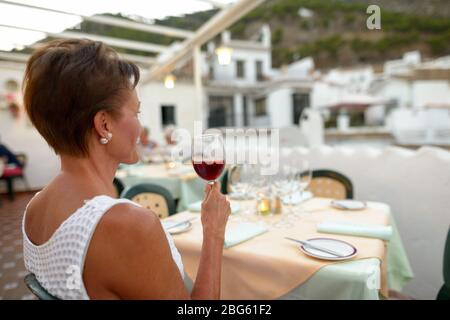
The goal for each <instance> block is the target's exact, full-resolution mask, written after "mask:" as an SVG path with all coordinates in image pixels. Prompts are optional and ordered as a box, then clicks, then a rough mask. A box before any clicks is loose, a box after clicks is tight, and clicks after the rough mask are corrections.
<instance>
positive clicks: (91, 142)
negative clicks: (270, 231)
mask: <svg viewBox="0 0 450 320" xmlns="http://www.w3.org/2000/svg"><path fill="white" fill-rule="evenodd" d="M138 81H139V70H138V68H137V67H136V66H135V65H134V64H132V63H129V62H126V61H123V60H121V59H119V58H118V56H117V54H116V53H115V52H114V51H113V50H112V49H111V48H109V47H107V46H106V45H104V44H102V43H101V42H94V41H90V40H56V41H53V42H50V43H48V44H46V45H44V46H43V47H41V48H39V49H37V50H36V51H35V52H34V53H33V55H32V56H31V58H30V60H29V61H28V64H27V68H26V72H25V78H24V104H25V107H26V110H27V113H28V115H29V117H30V119H31V121H32V122H33V124H34V126H35V127H36V129H37V130H38V131H39V133H40V134H41V135H42V136H43V137H44V139H45V140H46V141H47V143H48V144H49V145H50V146H51V147H52V148H53V149H54V151H55V152H56V153H57V154H58V155H59V156H60V158H61V171H60V173H59V174H58V175H57V176H56V177H55V178H54V179H53V180H52V181H51V182H50V183H49V184H48V185H47V186H46V187H45V188H44V189H43V190H42V191H41V192H39V193H38V194H37V195H36V196H35V197H34V198H33V199H32V200H31V201H30V203H29V204H28V206H27V209H26V210H25V214H24V219H23V228H22V229H23V236H24V260H25V266H26V267H27V269H28V270H29V271H30V272H32V273H34V274H35V275H36V277H37V279H38V281H39V282H40V283H41V285H42V286H43V287H44V288H45V289H47V290H48V291H49V293H50V294H53V295H55V296H57V297H59V298H62V299H189V298H193V299H218V298H219V295H220V273H221V259H222V250H223V241H224V230H225V225H226V222H227V219H228V216H229V214H230V206H229V203H228V201H227V200H226V198H225V197H224V196H223V195H222V194H220V192H219V186H218V185H217V184H216V185H214V186H212V187H210V186H206V187H205V199H204V201H203V205H202V213H201V222H202V225H203V246H202V252H201V257H200V262H199V263H200V264H199V268H198V272H197V277H196V280H195V283H194V286H193V289H192V293H191V294H189V293H188V291H187V290H186V288H185V286H184V283H183V275H184V273H183V265H182V263H181V259H180V256H179V253H178V251H177V250H176V248H175V246H174V245H173V240H172V238H171V237H170V235H169V234H167V232H166V231H165V230H164V229H163V228H162V226H161V223H160V221H159V219H158V218H157V217H156V215H155V214H154V213H153V212H151V211H149V210H146V209H143V208H141V207H139V206H137V205H135V204H134V203H133V202H131V201H128V200H125V199H114V198H113V197H114V194H115V191H114V186H113V183H112V182H113V178H114V174H115V171H116V169H117V167H118V165H119V164H120V163H126V164H132V163H135V162H137V161H138V154H137V150H136V143H137V140H138V137H139V135H140V132H141V125H140V123H139V120H138V118H137V116H138V113H139V100H138V97H137V94H136V90H135V86H136V84H137V83H138Z"/></svg>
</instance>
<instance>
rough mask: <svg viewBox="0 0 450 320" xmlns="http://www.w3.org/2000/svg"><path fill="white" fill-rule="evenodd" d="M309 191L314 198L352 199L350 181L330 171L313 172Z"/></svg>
mask: <svg viewBox="0 0 450 320" xmlns="http://www.w3.org/2000/svg"><path fill="white" fill-rule="evenodd" d="M309 190H310V191H311V192H312V193H313V194H314V196H316V197H324V198H333V199H353V185H352V182H351V181H350V179H348V178H347V177H346V176H344V175H343V174H341V173H339V172H336V171H332V170H313V172H312V179H311V183H310V184H309Z"/></svg>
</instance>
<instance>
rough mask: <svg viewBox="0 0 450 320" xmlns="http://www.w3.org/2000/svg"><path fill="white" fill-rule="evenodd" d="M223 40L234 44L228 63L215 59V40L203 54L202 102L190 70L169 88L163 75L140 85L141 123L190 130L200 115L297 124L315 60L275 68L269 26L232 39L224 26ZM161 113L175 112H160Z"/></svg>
mask: <svg viewBox="0 0 450 320" xmlns="http://www.w3.org/2000/svg"><path fill="white" fill-rule="evenodd" d="M222 46H226V47H227V48H229V49H231V50H232V51H231V59H230V63H229V64H227V65H222V64H220V63H219V60H218V58H217V54H216V49H218V48H217V47H218V46H217V45H216V44H214V43H213V42H210V43H208V46H207V52H205V53H202V55H201V61H202V80H203V84H202V94H201V97H202V98H201V99H200V100H201V101H200V103H201V105H202V107H199V106H198V105H197V104H198V103H199V101H197V100H198V99H196V98H195V97H194V92H195V90H196V89H195V85H194V83H193V81H192V76H191V77H185V78H184V79H180V80H177V82H176V85H175V87H174V88H173V89H166V88H164V87H163V86H162V81H160V82H156V81H152V82H149V83H147V84H145V85H143V86H141V87H140V93H141V100H142V101H143V103H142V105H143V106H144V108H146V110H145V111H144V116H143V119H142V121H143V122H144V124H146V125H148V126H150V127H152V128H155V130H158V129H161V128H162V127H163V126H164V125H167V124H172V123H173V124H175V125H176V126H178V127H183V128H187V129H189V130H191V128H192V123H193V122H194V120H202V121H203V123H204V126H205V127H234V126H237V127H270V128H282V127H288V126H293V125H296V124H298V122H299V119H300V114H301V112H302V110H303V109H304V108H306V107H309V106H310V91H311V89H312V86H313V77H312V74H313V71H314V62H313V60H312V59H311V58H306V59H303V60H301V61H298V62H296V63H294V64H291V65H289V66H287V67H285V68H283V69H281V70H278V69H273V68H272V55H271V50H272V49H271V34H270V29H269V27H268V26H263V27H262V28H261V30H260V31H259V32H258V33H257V34H256V35H255V36H254V37H253V38H252V39H250V40H245V41H244V40H235V39H231V37H230V33H229V32H228V31H225V32H223V33H222V36H221V43H220V46H219V47H222ZM188 63H189V62H188ZM167 110H170V111H167ZM193 110H195V112H192V111H193ZM165 113H170V114H171V115H174V116H173V118H170V119H168V118H164V116H163V115H164V114H165ZM155 116H156V117H155ZM151 117H153V118H152V119H151Z"/></svg>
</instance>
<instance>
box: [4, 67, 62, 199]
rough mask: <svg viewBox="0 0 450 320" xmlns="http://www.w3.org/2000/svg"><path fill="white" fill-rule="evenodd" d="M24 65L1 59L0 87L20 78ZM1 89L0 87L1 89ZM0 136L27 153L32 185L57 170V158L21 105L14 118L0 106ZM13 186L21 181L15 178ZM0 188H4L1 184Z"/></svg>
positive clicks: (37, 185)
mask: <svg viewBox="0 0 450 320" xmlns="http://www.w3.org/2000/svg"><path fill="white" fill-rule="evenodd" d="M24 69H25V65H24V64H21V63H0V88H1V89H3V83H4V82H5V81H6V80H9V79H15V80H16V81H17V82H18V83H21V82H22V78H23V72H24ZM1 89H0V90H1ZM0 139H1V142H2V143H4V144H5V145H7V146H8V147H9V148H10V149H11V150H12V151H13V152H15V153H17V152H24V153H26V154H27V156H28V166H27V168H26V171H25V176H26V177H27V179H28V182H29V184H30V187H31V189H40V188H42V187H44V186H45V185H46V184H47V183H48V182H49V181H50V180H51V179H52V178H53V177H54V176H55V175H56V174H57V172H58V171H59V160H58V157H57V156H56V155H55V154H54V152H53V151H52V150H51V149H50V147H49V146H48V145H47V143H46V142H45V140H44V139H43V138H42V137H41V136H40V134H39V133H38V132H37V131H36V129H34V127H33V126H32V125H31V123H30V122H29V120H28V118H27V116H26V115H25V111H24V110H23V109H22V112H21V115H20V118H19V119H13V118H12V117H11V114H10V113H9V112H8V111H7V110H0ZM14 185H15V189H16V190H23V188H24V185H23V183H22V181H20V180H16V181H15V184H14ZM0 190H1V191H5V187H4V185H3V184H0Z"/></svg>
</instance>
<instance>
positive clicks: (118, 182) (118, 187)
mask: <svg viewBox="0 0 450 320" xmlns="http://www.w3.org/2000/svg"><path fill="white" fill-rule="evenodd" d="M113 184H114V187H115V188H116V193H117V194H116V197H117V198H119V197H120V195H121V194H122V192H123V190H125V185H124V184H123V182H122V180H120V179H119V178H114V180H113Z"/></svg>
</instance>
